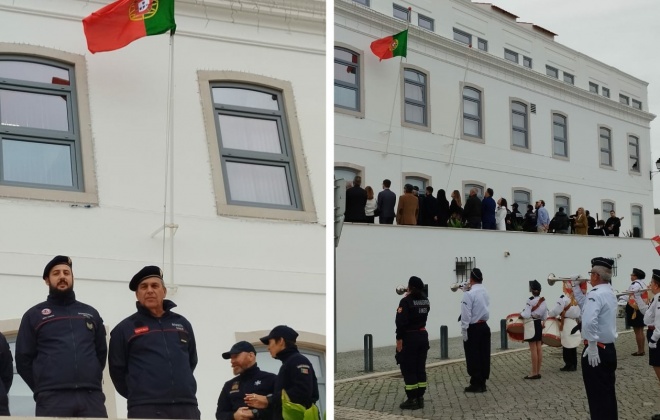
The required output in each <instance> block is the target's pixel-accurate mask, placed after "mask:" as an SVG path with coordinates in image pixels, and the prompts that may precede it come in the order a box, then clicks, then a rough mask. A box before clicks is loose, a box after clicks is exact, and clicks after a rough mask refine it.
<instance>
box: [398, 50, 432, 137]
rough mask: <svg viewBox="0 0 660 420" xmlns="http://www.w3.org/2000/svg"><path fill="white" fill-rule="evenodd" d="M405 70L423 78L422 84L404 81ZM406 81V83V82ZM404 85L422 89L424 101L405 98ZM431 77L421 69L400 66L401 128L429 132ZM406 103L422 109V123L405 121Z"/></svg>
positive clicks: (407, 65) (406, 65) (408, 65)
mask: <svg viewBox="0 0 660 420" xmlns="http://www.w3.org/2000/svg"><path fill="white" fill-rule="evenodd" d="M406 70H408V71H412V72H415V73H419V74H421V75H423V76H424V84H423V85H422V84H420V83H418V82H416V81H414V80H409V79H406ZM407 80H408V81H407ZM406 83H410V85H411V86H423V87H424V90H423V92H424V100H423V101H421V102H420V101H416V100H414V99H409V98H407V97H406ZM429 86H431V76H430V74H429V72H428V71H426V70H424V69H423V68H421V67H417V66H413V65H410V64H403V63H402V64H401V125H402V126H403V127H408V128H415V129H417V130H423V131H431V89H430V88H429ZM406 103H409V104H410V105H414V106H421V107H423V108H424V123H423V124H419V123H416V122H414V121H407V120H406Z"/></svg>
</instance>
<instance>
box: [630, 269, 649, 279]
mask: <svg viewBox="0 0 660 420" xmlns="http://www.w3.org/2000/svg"><path fill="white" fill-rule="evenodd" d="M632 275H633V276H635V277H637V278H638V279H640V280H641V279H643V278H646V273H645V272H643V271H642V270H640V269H639V268H633V272H632Z"/></svg>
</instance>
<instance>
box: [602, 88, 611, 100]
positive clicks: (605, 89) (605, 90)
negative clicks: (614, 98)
mask: <svg viewBox="0 0 660 420" xmlns="http://www.w3.org/2000/svg"><path fill="white" fill-rule="evenodd" d="M603 96H604V97H606V98H609V97H610V90H609V89H608V88H606V87H603Z"/></svg>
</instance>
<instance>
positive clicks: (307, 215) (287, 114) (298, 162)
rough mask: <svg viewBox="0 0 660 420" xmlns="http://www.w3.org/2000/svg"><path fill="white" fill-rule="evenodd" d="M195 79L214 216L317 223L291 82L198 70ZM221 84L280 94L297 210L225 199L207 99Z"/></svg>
mask: <svg viewBox="0 0 660 420" xmlns="http://www.w3.org/2000/svg"><path fill="white" fill-rule="evenodd" d="M197 79H198V84H199V92H200V96H201V102H202V106H203V114H204V122H205V126H206V139H207V145H208V148H209V157H210V163H211V174H212V179H213V186H214V192H215V200H216V209H217V214H218V215H228V216H239V217H257V218H263V219H276V220H292V221H302V222H309V223H316V222H318V218H317V214H316V209H315V207H314V200H313V196H312V188H311V183H310V180H309V176H308V172H307V165H306V158H305V154H304V150H303V145H302V136H301V134H300V128H299V124H298V120H297V118H296V116H297V115H298V113H297V112H296V106H295V102H294V97H295V95H294V91H293V87H292V85H291V83H290V82H288V81H284V80H279V79H273V78H270V77H266V76H261V75H256V74H250V73H245V72H236V71H207V70H198V72H197ZM225 82H233V83H238V84H247V85H254V86H255V87H262V88H264V89H266V90H268V89H270V90H274V91H278V92H279V94H280V95H281V98H282V99H281V100H282V103H283V109H282V112H283V116H282V121H283V122H284V123H286V126H287V134H288V144H289V145H290V148H291V150H289V151H288V152H289V158H290V165H291V167H292V168H291V169H292V172H291V173H295V176H296V178H295V181H296V182H297V185H296V187H297V189H298V190H297V193H298V199H299V200H300V204H299V208H298V209H282V208H274V207H272V206H266V205H240V204H232V203H230V202H229V200H228V199H227V196H228V194H227V192H226V186H225V180H224V171H223V165H222V161H221V156H222V155H221V150H220V146H219V144H218V143H219V141H218V139H219V134H218V129H217V125H216V120H217V117H216V105H214V101H213V98H212V96H211V85H212V84H216V83H225ZM292 181H293V180H292Z"/></svg>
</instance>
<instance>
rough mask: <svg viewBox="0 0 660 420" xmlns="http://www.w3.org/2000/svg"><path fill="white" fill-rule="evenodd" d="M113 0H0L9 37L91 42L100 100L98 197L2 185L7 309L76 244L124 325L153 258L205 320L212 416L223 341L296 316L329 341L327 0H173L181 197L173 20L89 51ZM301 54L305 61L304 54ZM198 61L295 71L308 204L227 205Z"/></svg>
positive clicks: (107, 305) (7, 314)
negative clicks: (293, 208) (169, 173)
mask: <svg viewBox="0 0 660 420" xmlns="http://www.w3.org/2000/svg"><path fill="white" fill-rule="evenodd" d="M107 3H108V2H107V1H103V2H99V1H96V2H94V1H93V2H87V1H79V0H60V1H58V2H46V3H44V2H41V1H36V0H35V1H33V0H25V1H22V2H20V5H19V4H15V3H14V2H6V1H2V2H0V21H2V22H3V24H2V25H0V39H1V40H2V42H3V43H4V44H2V46H3V47H6V46H7V45H9V46H11V48H19V49H20V48H28V47H39V48H45V49H48V50H49V51H50V50H52V51H63V52H66V53H70V54H75V55H78V56H80V57H82V59H83V62H84V65H85V66H86V69H85V73H83V74H84V75H85V76H86V78H87V81H88V85H87V92H88V96H87V97H85V98H79V99H85V100H87V101H88V102H89V105H88V110H86V112H88V113H89V115H90V124H89V127H84V129H88V130H89V131H90V133H91V134H90V135H91V145H92V146H93V155H92V156H93V160H92V161H91V162H92V165H93V169H94V172H95V176H94V179H93V181H94V183H95V184H96V185H97V188H96V192H97V197H98V200H97V201H96V202H92V203H88V202H74V201H68V200H64V201H59V200H30V199H22V198H17V197H14V196H12V195H11V194H9V193H3V194H2V196H1V197H0V212H1V213H2V214H3V220H4V222H3V223H0V267H2V268H0V282H2V284H3V285H5V287H6V289H5V290H6V291H11V293H6V294H5V299H4V301H3V305H1V308H0V319H6V320H12V319H17V318H20V317H21V316H22V315H23V313H24V312H25V311H26V310H27V309H28V308H29V307H31V306H32V305H34V304H36V303H38V302H40V301H43V300H44V299H45V297H46V295H47V288H46V287H44V283H43V281H42V280H41V273H42V270H43V267H44V265H45V264H46V263H47V262H48V261H49V260H50V259H51V258H52V257H53V256H54V255H57V254H64V255H69V256H71V257H72V259H73V263H74V266H73V268H74V270H73V271H74V276H75V279H76V283H75V290H76V293H77V297H78V298H79V299H80V300H81V301H83V302H86V303H88V304H91V305H92V306H94V307H95V308H97V309H98V310H99V312H100V313H101V315H102V317H103V318H104V320H105V322H106V325H108V326H109V327H110V328H111V327H112V326H114V325H116V324H117V323H118V322H119V321H121V320H122V319H123V318H125V317H126V316H128V315H130V314H131V313H133V312H134V311H135V306H134V305H135V304H134V301H135V298H134V294H133V293H132V292H130V291H129V290H128V281H129V280H130V278H131V277H132V276H133V275H134V274H135V273H136V272H137V271H138V270H139V269H141V268H142V267H143V266H145V265H152V264H155V265H159V266H161V267H163V268H164V271H165V275H166V282H167V285H168V290H169V292H168V298H171V299H172V300H173V301H174V302H176V303H177V305H178V308H177V309H176V310H175V311H177V312H179V313H181V314H183V315H184V316H186V317H187V318H188V319H189V320H190V321H191V323H192V325H193V328H194V329H195V333H196V336H197V340H198V351H199V360H200V362H199V365H198V367H197V370H196V375H195V376H196V378H197V381H198V399H199V403H200V409H201V411H202V416H203V417H204V418H209V417H211V416H212V415H213V413H214V411H215V405H216V402H217V397H218V394H219V392H220V389H221V387H222V383H223V382H224V381H226V380H228V379H230V378H231V377H232V372H231V367H230V364H229V363H228V362H227V361H224V360H222V359H221V358H220V357H219V354H220V353H221V352H223V351H226V350H227V349H229V347H230V346H231V345H232V344H233V343H234V342H236V341H237V340H238V339H239V338H238V337H243V336H245V333H254V332H263V331H267V330H268V331H269V330H270V329H271V328H272V327H273V326H275V325H277V324H287V325H290V326H292V327H293V328H295V329H296V330H298V331H299V332H301V333H302V334H301V337H303V336H307V337H308V339H307V340H308V341H310V342H309V343H308V344H310V345H313V346H314V348H317V349H318V348H322V349H324V345H325V343H324V336H325V222H324V221H325V172H324V168H325V136H324V133H325V112H324V104H325V100H324V86H325V85H324V80H325V61H324V60H325V38H324V36H325V15H324V14H325V4H324V3H323V2H321V1H311V2H310V1H293V2H292V1H286V2H281V1H277V2H272V4H270V5H269V7H261V8H260V7H259V4H257V2H252V1H247V2H243V3H242V7H241V8H237V7H236V5H235V4H234V2H229V1H222V0H218V1H206V2H205V3H204V4H203V5H202V4H200V3H198V2H195V1H187V0H181V1H177V2H176V19H177V25H178V27H177V32H176V35H175V36H174V47H173V67H172V69H173V75H174V79H173V80H174V84H173V92H172V97H173V101H174V114H173V115H174V117H173V127H174V131H173V144H174V166H173V168H174V171H173V178H174V187H173V192H174V195H173V197H174V198H173V201H172V202H171V203H173V206H170V197H168V198H167V199H166V198H165V192H166V191H168V190H169V186H168V185H166V179H167V178H166V171H165V169H166V162H167V161H166V156H167V152H166V141H165V139H166V129H167V103H168V94H167V92H168V69H169V54H170V46H169V41H170V40H169V36H167V35H162V36H153V37H148V38H144V39H140V40H138V41H136V42H134V43H133V44H131V45H129V46H127V47H125V48H123V49H121V50H118V51H113V52H106V53H98V54H91V53H90V52H89V51H87V47H86V43H85V37H84V34H83V28H82V23H81V20H82V18H84V17H85V16H87V15H89V14H90V13H92V12H93V11H95V10H97V9H99V8H101V7H102V6H104V5H105V4H107ZM35 28H39V30H35ZM7 48H9V47H7ZM2 52H3V49H2V48H0V53H2ZM296 62H304V63H305V65H304V66H295V65H291V63H296ZM200 71H229V72H238V73H241V74H246V75H254V76H255V77H257V76H258V77H266V78H270V79H277V80H280V81H283V82H284V83H287V84H289V85H290V87H291V92H292V97H290V98H288V99H289V100H290V101H291V104H293V105H294V106H293V107H292V108H289V109H287V117H288V118H289V120H290V122H291V123H292V124H291V125H294V124H293V123H294V122H295V123H296V124H295V125H296V126H297V130H298V131H299V133H298V134H299V137H300V139H301V143H302V149H301V151H302V154H301V156H302V157H303V159H302V160H301V161H296V168H297V170H298V173H299V175H300V176H301V177H303V178H304V179H305V180H306V182H307V183H308V184H309V186H310V191H311V193H310V195H309V200H310V201H309V203H310V205H309V206H306V209H305V210H306V211H310V212H311V214H313V218H312V219H311V220H307V221H302V220H301V221H289V220H274V219H273V218H270V217H268V214H266V215H265V216H263V217H247V216H246V217H241V216H231V217H230V216H227V215H224V214H221V213H220V212H219V211H218V208H217V205H216V198H217V197H216V196H215V190H214V179H213V174H212V169H211V162H212V156H211V155H210V154H209V144H208V140H207V135H208V132H207V129H208V124H206V122H205V121H204V114H203V104H202V100H201V96H200V85H199V83H198V74H199V73H198V72H200ZM79 102H80V101H79ZM211 126H212V125H211ZM87 169H89V168H87ZM166 203H167V209H168V214H167V215H165V214H164V206H165V204H166ZM172 208H173V209H174V215H173V217H172V218H171V219H170V214H169V212H170V211H171V209H172ZM170 220H172V221H173V222H174V223H175V224H177V225H178V229H177V230H176V234H175V236H174V244H173V250H174V256H173V261H174V266H173V267H172V266H171V264H170V258H172V257H171V254H170V240H171V239H170V238H171V237H170V235H169V233H168V235H167V237H166V238H165V239H164V238H163V232H162V230H159V229H160V228H162V226H163V224H164V222H165V221H167V223H169V222H170ZM167 230H168V231H169V229H167ZM303 314H304V315H303ZM241 334H243V335H241ZM252 336H253V337H254V336H255V334H252ZM309 337H313V339H310V338H309ZM319 337H320V338H319ZM303 341H304V340H303ZM320 373H322V372H320ZM117 404H118V408H117V413H118V415H119V417H124V416H125V401H124V400H123V398H121V397H117Z"/></svg>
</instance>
